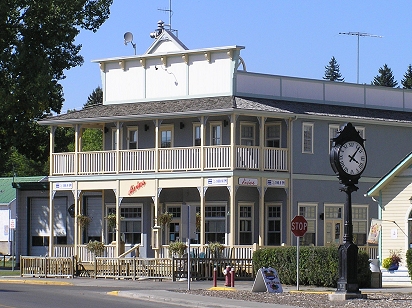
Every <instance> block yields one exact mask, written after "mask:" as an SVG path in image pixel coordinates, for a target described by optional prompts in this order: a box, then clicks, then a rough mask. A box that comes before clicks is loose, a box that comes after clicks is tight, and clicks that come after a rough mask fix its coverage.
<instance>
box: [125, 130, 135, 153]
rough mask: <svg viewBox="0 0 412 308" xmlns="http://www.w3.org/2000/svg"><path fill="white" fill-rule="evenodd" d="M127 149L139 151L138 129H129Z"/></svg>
mask: <svg viewBox="0 0 412 308" xmlns="http://www.w3.org/2000/svg"><path fill="white" fill-rule="evenodd" d="M127 148H128V149H129V150H134V149H137V127H128V128H127Z"/></svg>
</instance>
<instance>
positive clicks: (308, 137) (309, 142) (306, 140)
mask: <svg viewBox="0 0 412 308" xmlns="http://www.w3.org/2000/svg"><path fill="white" fill-rule="evenodd" d="M302 153H308V154H312V153H313V123H303V124H302Z"/></svg>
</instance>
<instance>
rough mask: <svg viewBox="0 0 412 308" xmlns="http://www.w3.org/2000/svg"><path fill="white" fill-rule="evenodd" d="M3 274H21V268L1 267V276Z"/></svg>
mask: <svg viewBox="0 0 412 308" xmlns="http://www.w3.org/2000/svg"><path fill="white" fill-rule="evenodd" d="M2 276H20V270H19V269H15V270H14V271H12V270H11V269H0V277H2Z"/></svg>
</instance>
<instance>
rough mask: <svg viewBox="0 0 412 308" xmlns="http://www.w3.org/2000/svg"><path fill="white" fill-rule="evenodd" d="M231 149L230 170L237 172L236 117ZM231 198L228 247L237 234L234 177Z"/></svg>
mask: <svg viewBox="0 0 412 308" xmlns="http://www.w3.org/2000/svg"><path fill="white" fill-rule="evenodd" d="M230 147H231V155H230V157H231V158H230V160H231V161H230V167H231V168H230V169H231V170H235V166H236V116H234V115H231V116H230ZM229 185H230V186H229V187H228V189H229V196H230V205H229V206H230V216H229V221H230V233H229V241H228V243H226V245H231V246H232V247H233V245H234V244H235V234H236V215H237V214H236V213H237V212H236V204H235V203H236V189H235V181H234V178H233V176H232V177H231V178H230V183H229Z"/></svg>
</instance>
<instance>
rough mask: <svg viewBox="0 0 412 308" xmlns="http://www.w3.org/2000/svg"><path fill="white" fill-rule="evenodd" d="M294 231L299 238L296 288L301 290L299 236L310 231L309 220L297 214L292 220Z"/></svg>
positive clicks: (297, 244)
mask: <svg viewBox="0 0 412 308" xmlns="http://www.w3.org/2000/svg"><path fill="white" fill-rule="evenodd" d="M291 230H292V233H293V234H294V235H295V236H296V237H297V238H298V239H297V243H296V289H297V290H298V291H299V240H300V239H299V237H302V236H304V235H305V233H306V231H308V222H307V220H306V219H305V217H303V216H300V215H298V216H295V217H293V219H292V222H291Z"/></svg>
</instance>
